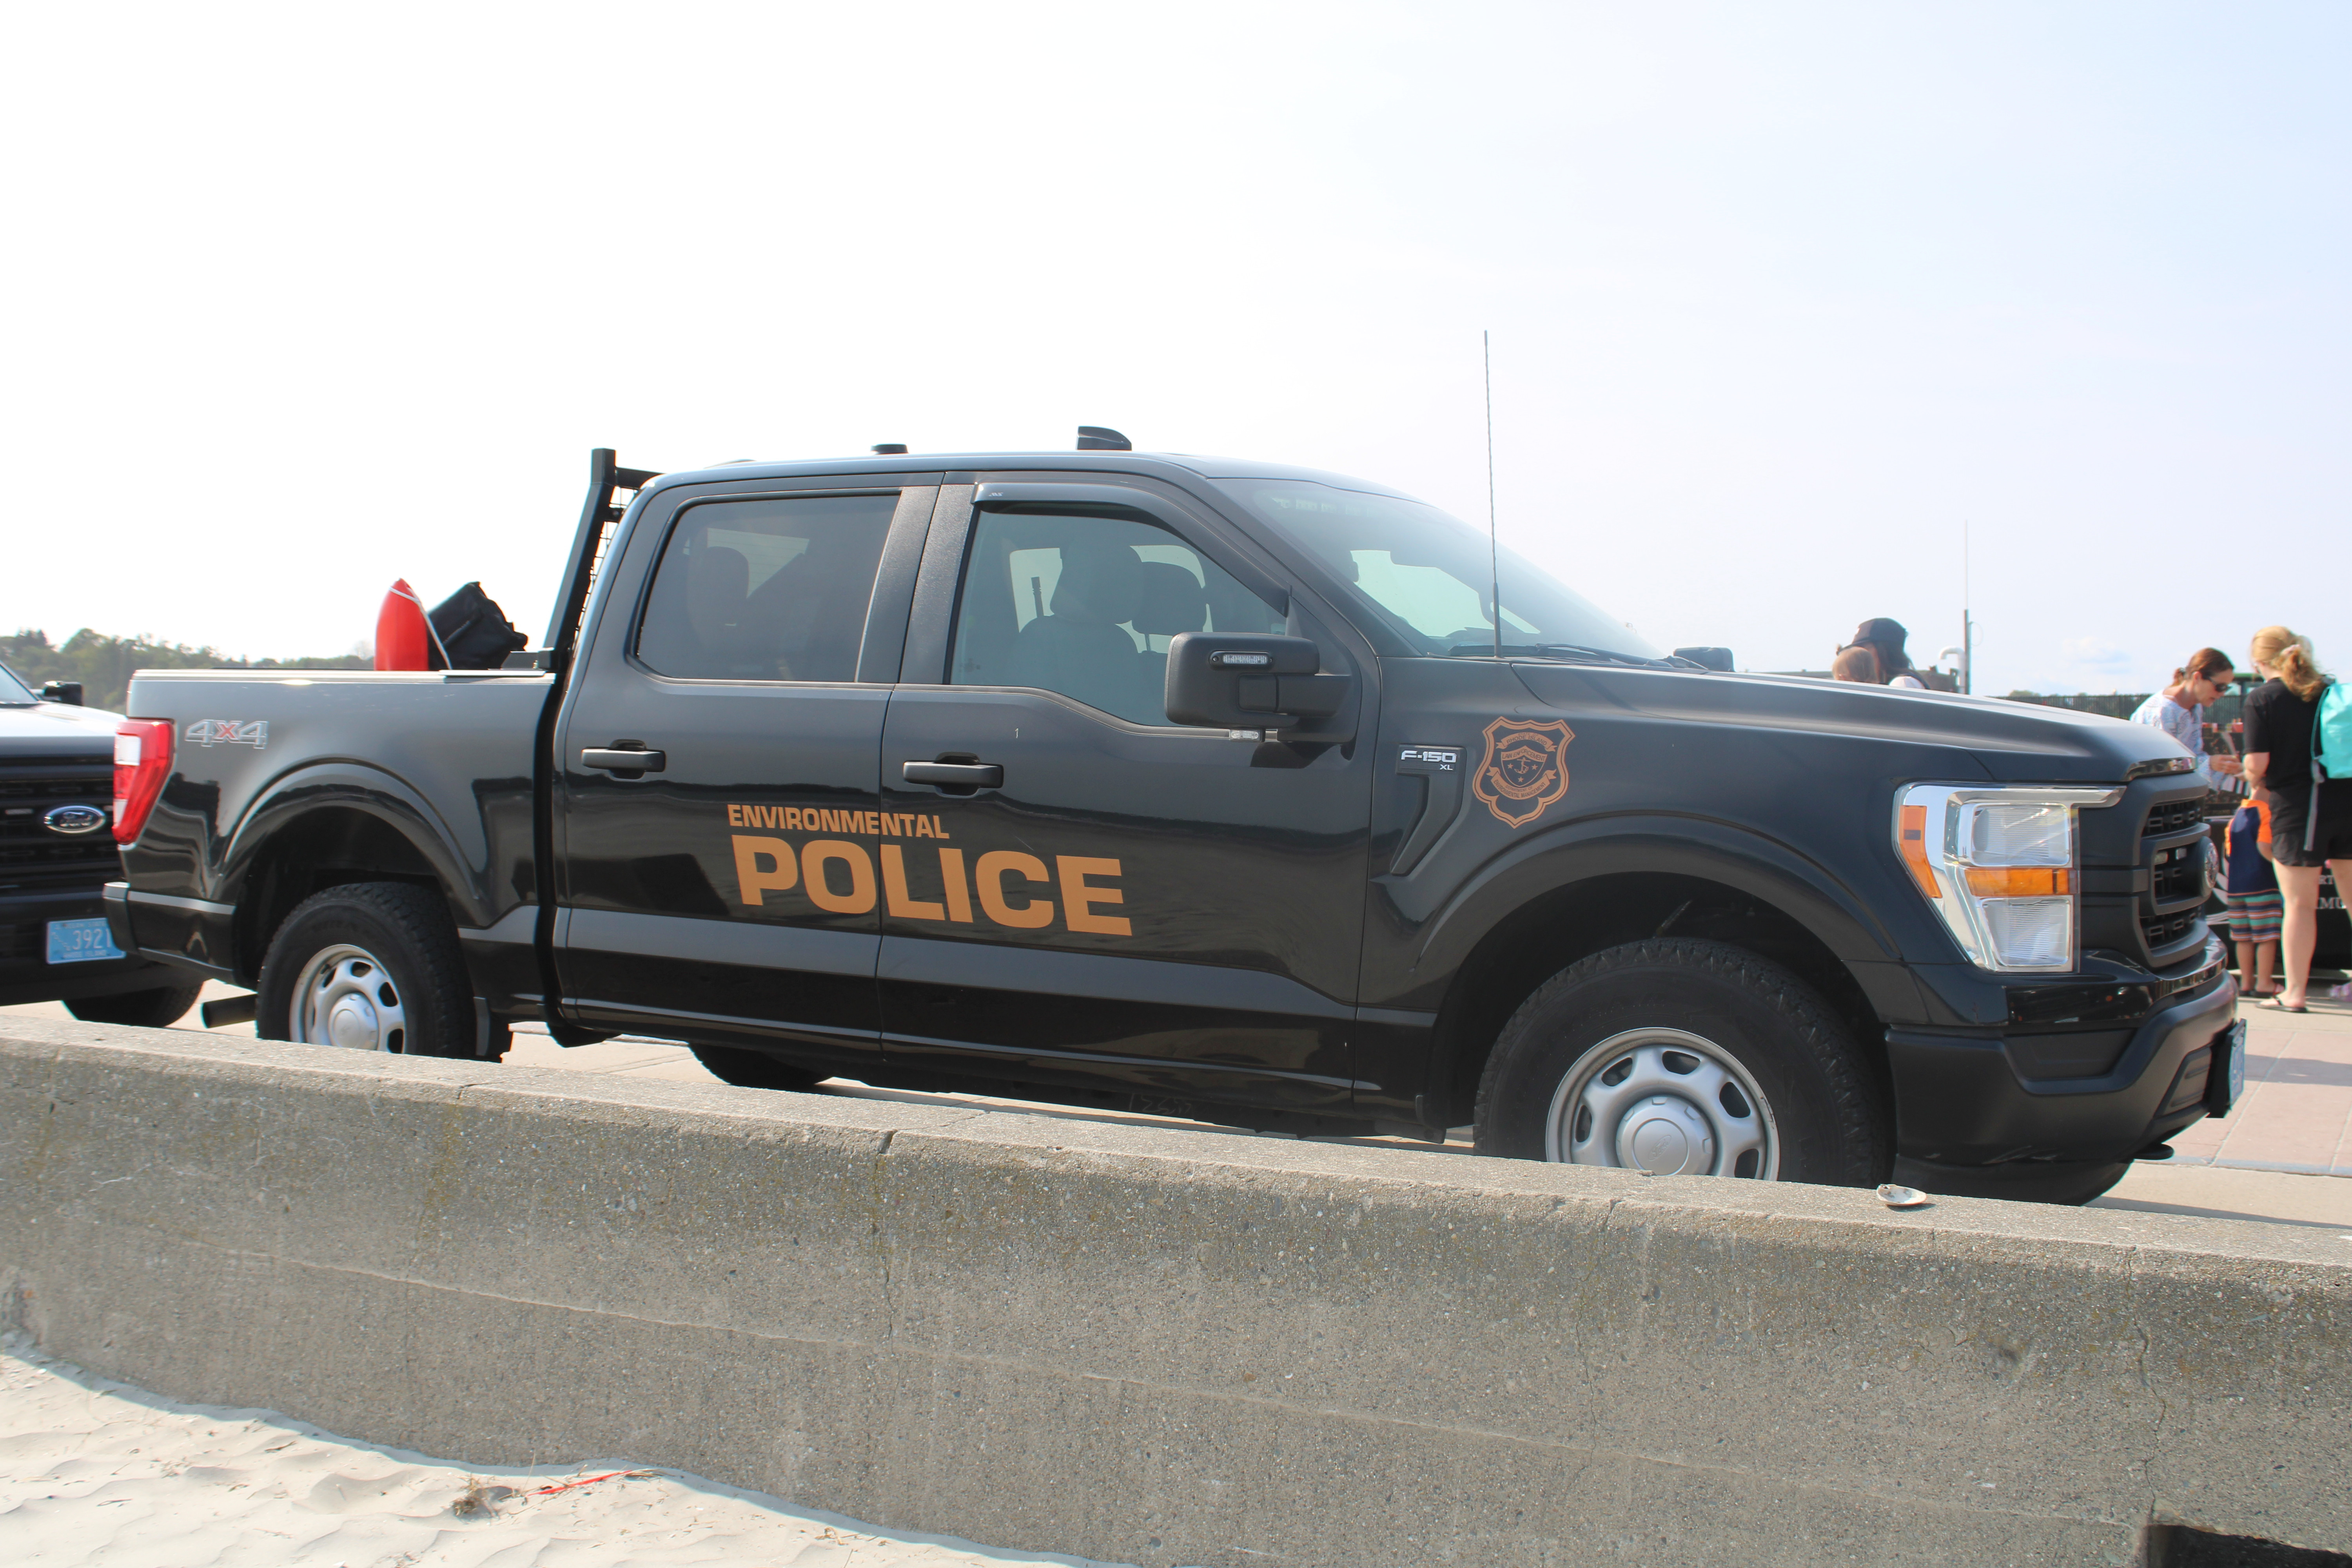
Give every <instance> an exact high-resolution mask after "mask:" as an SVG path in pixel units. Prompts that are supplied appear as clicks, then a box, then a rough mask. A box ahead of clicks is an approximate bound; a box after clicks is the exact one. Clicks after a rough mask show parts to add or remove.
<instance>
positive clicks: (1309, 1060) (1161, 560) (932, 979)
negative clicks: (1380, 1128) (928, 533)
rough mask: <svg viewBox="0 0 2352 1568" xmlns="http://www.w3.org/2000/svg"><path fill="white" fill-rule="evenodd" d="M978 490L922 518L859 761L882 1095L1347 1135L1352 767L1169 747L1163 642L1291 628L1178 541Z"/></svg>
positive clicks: (1355, 929)
mask: <svg viewBox="0 0 2352 1568" xmlns="http://www.w3.org/2000/svg"><path fill="white" fill-rule="evenodd" d="M1066 477H1067V476H1066ZM1028 488H1029V489H1034V490H1036V491H1037V492H1038V493H1047V494H1049V493H1054V487H1053V486H1050V485H1044V486H1035V487H1028ZM990 490H991V487H983V488H982V493H981V499H982V503H983V509H982V510H978V511H977V512H972V513H969V514H967V513H965V512H963V511H962V510H961V509H953V510H951V508H950V504H948V503H943V504H942V506H941V509H940V521H939V523H938V524H937V525H936V526H935V527H934V529H933V531H932V537H931V542H930V547H929V553H928V554H927V556H926V559H925V563H924V568H923V576H922V582H923V587H922V589H921V591H920V594H919V597H918V600H917V603H916V607H915V612H914V632H913V635H912V636H911V637H910V638H909V642H908V658H907V671H906V676H907V681H906V683H905V684H902V685H901V686H900V687H899V688H898V691H897V692H896V693H895V694H894V695H893V696H892V698H891V702H890V713H889V720H888V724H887V731H886V733H885V736H884V741H883V747H882V761H883V780H882V805H883V813H882V826H883V833H884V837H883V839H882V841H881V842H880V844H879V845H878V846H877V854H878V859H879V868H880V871H881V876H882V888H883V898H884V914H883V928H882V929H883V933H884V934H883V954H882V976H883V1022H884V1030H885V1044H884V1050H885V1052H886V1054H887V1055H888V1056H889V1057H890V1058H891V1059H892V1063H893V1067H894V1070H896V1069H897V1068H898V1066H899V1064H901V1063H902V1062H908V1061H916V1062H922V1063H925V1064H928V1065H932V1066H936V1067H937V1068H940V1071H941V1072H942V1073H943V1074H955V1075H966V1074H970V1075H982V1076H987V1077H991V1078H995V1079H1003V1080H1005V1081H1007V1082H1010V1083H1018V1082H1021V1081H1024V1080H1025V1081H1030V1082H1047V1083H1055V1084H1061V1085H1076V1086H1080V1087H1095V1088H1110V1089H1125V1090H1128V1091H1129V1092H1132V1093H1136V1094H1139V1095H1141V1096H1144V1097H1146V1098H1150V1099H1166V1100H1223V1101H1229V1102H1241V1103H1247V1104H1257V1105H1276V1106H1287V1107H1291V1108H1294V1109H1299V1110H1306V1109H1322V1110H1333V1109H1337V1110H1345V1109H1346V1108H1347V1106H1348V1104H1349V1098H1350V1093H1351V1081H1350V1078H1349V1067H1348V1051H1347V1039H1348V1021H1349V1016H1350V1013H1351V1006H1350V1004H1351V1001H1352V998H1353V995H1354V991H1355V984H1356V969H1357V963H1358V962H1359V950H1358V947H1357V945H1356V943H1357V942H1358V937H1359V933H1360V929H1361V921H1362V912H1363V901H1364V896H1365V874H1364V857H1365V836H1366V830H1367V826H1368V819H1369V814H1370V804H1369V803H1370V772H1371V770H1370V762H1371V756H1370V750H1371V749H1370V747H1369V746H1364V747H1360V748H1356V750H1355V755H1354V756H1353V757H1352V758H1350V757H1349V756H1348V755H1345V754H1343V751H1344V749H1343V748H1341V747H1339V746H1322V747H1296V748H1294V747H1289V746H1286V745H1283V744H1281V743H1279V742H1264V741H1261V740H1259V739H1257V738H1255V737H1254V736H1253V737H1252V738H1249V739H1243V738H1239V737H1237V736H1236V735H1234V734H1233V733H1231V732H1228V731H1223V730H1217V731H1203V730H1189V729H1183V728H1180V727H1178V726H1175V725H1172V724H1171V723H1170V722H1169V721H1168V718H1167V714H1166V711H1165V709H1164V706H1163V704H1162V701H1161V682H1162V679H1163V675H1164V671H1165V668H1166V665H1167V649H1168V645H1169V641H1170V639H1171V637H1173V636H1174V635H1176V634H1177V633H1180V632H1185V631H1202V630H1215V631H1246V632H1281V631H1283V630H1284V629H1285V626H1286V615H1285V610H1284V608H1283V607H1280V606H1279V605H1277V604H1276V603H1275V602H1273V600H1272V599H1270V598H1269V595H1268V590H1269V587H1270V586H1271V584H1273V579H1272V578H1271V577H1269V576H1268V575H1267V574H1266V573H1265V568H1263V567H1262V566H1259V565H1254V564H1251V563H1250V560H1249V558H1248V557H1246V556H1244V555H1243V554H1242V553H1241V552H1239V551H1238V549H1237V547H1236V546H1234V543H1233V542H1232V541H1231V540H1229V539H1227V540H1224V541H1223V542H1222V543H1220V542H1218V540H1217V536H1216V533H1215V531H1214V529H1213V526H1212V525H1211V524H1209V523H1207V522H1205V521H1202V519H1201V517H1200V516H1198V515H1197V514H1192V513H1188V512H1187V510H1186V509H1185V508H1184V507H1183V506H1182V505H1181V504H1179V503H1174V502H1170V501H1168V500H1164V499H1163V500H1157V501H1154V502H1152V506H1153V508H1154V509H1156V510H1127V509H1124V508H1118V507H1109V508H1102V507H1097V508H1096V509H1095V510H1091V511H1089V510H1086V508H1085V507H1084V506H1083V505H1078V504H1076V503H1068V502H1063V503H1056V502H1055V501H1052V500H1045V501H1041V502H1036V503H1032V504H1022V505H1013V506H1008V507H999V506H996V505H994V504H992V500H991V495H990ZM948 493H949V495H950V497H954V496H957V495H959V494H960V492H959V491H958V490H956V489H952V488H951V489H950V491H949V492H948ZM1071 493H1080V492H1075V491H1074V492H1071ZM964 524H968V527H967V526H959V525H964ZM1221 557H1222V558H1223V559H1222V561H1221ZM1229 566H1232V567H1237V568H1238V570H1234V569H1229ZM1245 577H1246V578H1247V579H1248V580H1246V581H1245ZM959 580H961V595H960V597H959V598H958V599H957V602H955V603H954V604H953V605H950V603H949V596H950V595H952V594H954V593H955V590H956V585H957V584H958V582H959ZM1253 582H1254V583H1255V584H1256V586H1253V585H1252V584H1253ZM1271 592H1272V594H1273V595H1274V596H1275V597H1276V598H1278V597H1280V596H1282V595H1284V594H1285V593H1286V590H1285V589H1283V588H1280V587H1278V586H1276V587H1271ZM950 609H951V610H952V616H951V617H950ZM950 625H951V626H952V638H951V646H950V635H949V630H948V628H949V627H950ZM1331 657H1340V656H1339V654H1338V653H1337V651H1336V650H1335V652H1334V654H1333V655H1332V656H1331ZM1365 663H1366V664H1367V665H1369V660H1367V661H1365ZM926 676H928V678H929V679H928V680H926V679H925V677H926ZM918 683H919V684H918Z"/></svg>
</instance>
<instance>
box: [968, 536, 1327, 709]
mask: <svg viewBox="0 0 2352 1568" xmlns="http://www.w3.org/2000/svg"><path fill="white" fill-rule="evenodd" d="M1282 628H1283V617H1282V616H1280V615H1279V614H1277V613H1276V611H1275V610H1274V608H1273V607H1272V606H1271V605H1267V604H1266V602H1265V600H1263V599H1261V598H1259V597H1258V596H1257V595H1255V594H1253V593H1251V592H1250V591H1249V590H1248V589H1247V588H1244V587H1243V586H1242V585H1241V584H1240V583H1239V582H1237V581H1235V580H1234V577H1233V575H1232V574H1230V573H1228V572H1226V571H1225V569H1224V568H1223V567H1222V566H1219V565H1218V564H1217V563H1215V562H1213V561H1211V560H1210V559H1208V558H1207V557H1206V556H1204V555H1202V554H1200V553H1199V552H1196V551H1194V550H1193V549H1192V546H1191V545H1189V544H1186V543H1185V542H1183V541H1182V540H1181V539H1179V538H1178V537H1177V536H1176V535H1175V534H1173V533H1171V532H1169V531H1167V530H1166V529H1164V528H1160V527H1157V526H1155V525H1153V524H1151V523H1148V522H1138V521H1133V520H1131V519H1128V518H1116V517H1068V516H1060V515H1055V516H1042V515H1024V514H1020V513H1013V512H1000V511H987V512H982V513H981V514H980V515H979V516H978V517H977V518H975V519H974V520H973V522H972V539H971V562H970V565H969V567H968V569H967V570H966V571H965V573H964V582H963V595H962V597H961V600H960V602H959V604H958V606H957V612H956V632H955V654H954V658H952V660H951V661H950V665H949V673H948V679H949V681H950V683H951V684H953V685H957V686H1034V687H1038V688H1041V689H1044V690H1046V691H1058V692H1060V693H1061V694H1062V695H1063V696H1065V697H1072V698H1076V700H1078V701H1080V702H1084V703H1086V704H1087V706H1088V707H1091V708H1099V709H1101V710H1103V711H1104V712H1106V713H1113V714H1117V715H1118V717H1119V718H1121V719H1125V720H1128V721H1130V722H1132V723H1137V724H1160V725H1165V724H1166V723H1167V722H1168V710H1167V707H1166V704H1165V701H1164V699H1163V697H1162V695H1161V693H1162V691H1163V689H1164V688H1165V685H1166V682H1167V678H1168V644H1169V642H1170V641H1171V639H1172V638H1173V637H1175V636H1176V634H1177V633H1179V632H1200V631H1218V632H1279V631H1281V630H1282Z"/></svg>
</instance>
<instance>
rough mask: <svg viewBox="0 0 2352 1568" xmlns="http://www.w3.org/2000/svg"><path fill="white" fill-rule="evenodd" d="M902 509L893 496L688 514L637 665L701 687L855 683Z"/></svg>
mask: <svg viewBox="0 0 2352 1568" xmlns="http://www.w3.org/2000/svg"><path fill="white" fill-rule="evenodd" d="M897 508H898V492H896V491H892V492H890V493H889V494H887V495H862V496H791V497H766V498H761V499H758V500H726V501H707V502H705V503H703V504H702V505H699V506H693V507H688V508H687V509H686V510H685V511H683V512H681V513H680V514H679V516H678V520H677V523H676V525H675V526H674V527H672V529H671V530H670V536H669V540H668V542H667V544H665V545H664V546H663V549H662V558H661V563H660V565H659V566H658V567H657V568H656V571H655V574H654V585H653V592H652V593H651V594H650V595H648V596H647V598H646V613H645V620H644V622H643V624H642V626H641V627H640V629H639V631H638V633H637V650H636V651H637V658H638V659H639V660H640V661H642V662H643V663H644V664H645V665H646V668H649V669H652V670H653V671H655V672H656V674H660V675H669V676H677V677H679V678H681V679H695V680H802V681H824V682H839V681H849V680H855V679H856V678H857V653H858V644H859V642H860V641H861V639H862V638H863V637H864V636H865V632H866V604H867V601H868V600H870V599H871V598H872V597H873V595H874V574H875V570H876V568H877V565H878V564H879V563H880V562H881V559H882V544H883V540H884V538H885V537H886V536H887V534H888V532H889V531H890V517H891V513H892V512H893V511H894V510H897Z"/></svg>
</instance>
